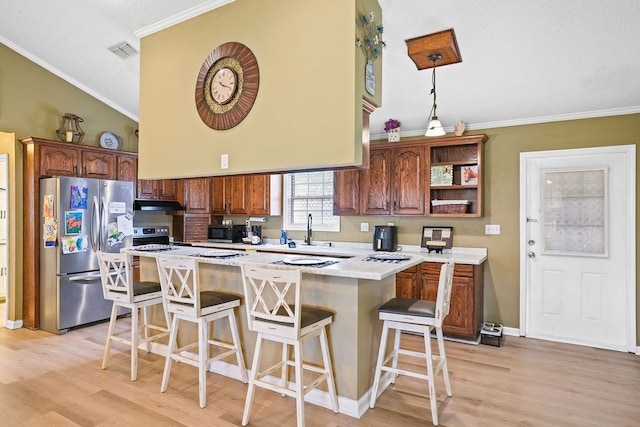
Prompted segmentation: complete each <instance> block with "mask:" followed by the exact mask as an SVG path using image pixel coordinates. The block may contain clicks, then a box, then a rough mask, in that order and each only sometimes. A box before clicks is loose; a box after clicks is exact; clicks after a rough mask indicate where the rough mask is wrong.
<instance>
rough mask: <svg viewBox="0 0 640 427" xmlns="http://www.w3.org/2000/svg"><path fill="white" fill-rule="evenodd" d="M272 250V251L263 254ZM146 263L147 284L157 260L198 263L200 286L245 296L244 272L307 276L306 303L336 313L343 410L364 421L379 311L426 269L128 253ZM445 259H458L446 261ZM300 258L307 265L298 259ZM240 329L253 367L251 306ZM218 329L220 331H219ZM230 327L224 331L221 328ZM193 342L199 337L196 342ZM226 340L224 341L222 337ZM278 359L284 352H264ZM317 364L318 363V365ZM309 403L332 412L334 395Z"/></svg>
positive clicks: (283, 257) (313, 352) (207, 251)
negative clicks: (409, 272) (250, 268)
mask: <svg viewBox="0 0 640 427" xmlns="http://www.w3.org/2000/svg"><path fill="white" fill-rule="evenodd" d="M264 249H266V248H264ZM126 250H127V251H128V252H129V253H130V254H131V255H134V256H138V257H140V275H141V279H142V280H156V279H157V274H158V273H157V269H156V262H155V259H156V257H195V258H196V259H197V261H198V266H199V270H198V271H199V274H200V283H202V286H203V289H207V288H208V289H216V290H221V291H227V292H232V293H237V294H239V295H242V294H243V287H242V277H241V270H240V266H241V265H242V264H248V265H254V266H268V267H269V268H282V269H291V268H297V269H300V270H301V272H302V302H303V304H306V305H311V306H318V307H324V308H327V309H329V310H331V311H333V312H334V313H335V315H334V321H333V323H332V324H331V326H330V329H329V348H330V354H331V358H332V361H333V366H334V371H335V372H334V376H335V380H336V388H337V394H338V396H339V407H340V412H341V413H343V414H346V415H350V416H353V417H357V418H359V417H360V416H361V415H362V414H363V413H364V412H365V411H366V410H367V408H368V395H369V389H370V387H371V385H372V383H373V374H374V368H375V363H376V357H377V351H378V346H379V339H380V333H381V326H382V325H381V323H380V322H379V321H378V314H377V308H378V307H379V306H380V305H381V304H382V303H384V302H385V301H387V300H388V299H390V298H392V297H393V296H394V295H395V275H396V273H399V272H401V271H403V270H405V269H408V268H411V267H413V266H415V265H418V264H420V263H422V262H423V261H424V260H425V258H424V256H423V254H420V253H415V254H405V255H403V256H398V255H397V254H395V255H394V254H390V255H391V256H389V257H388V259H384V257H371V256H369V255H370V254H369V255H367V254H366V253H365V254H353V253H352V255H351V256H348V255H346V254H345V253H344V252H340V253H338V252H335V251H334V252H333V253H334V256H327V255H324V254H323V255H314V256H313V259H315V262H311V261H309V262H308V263H307V262H305V261H304V260H305V259H309V255H306V256H302V255H301V254H300V253H280V252H265V251H261V252H254V251H247V252H245V251H240V250H235V249H231V248H229V249H224V248H222V249H221V248H217V249H214V248H210V247H209V248H207V247H186V246H185V247H180V246H171V247H170V248H169V249H167V248H165V250H160V251H153V250H147V249H146V248H144V247H131V248H128V249H126ZM440 257H441V258H442V259H443V260H445V259H449V258H451V255H440ZM297 260H301V261H299V262H298V261H297ZM238 320H239V329H240V336H241V341H242V345H243V347H244V354H245V358H246V359H249V360H245V362H246V363H247V365H248V366H249V365H250V363H251V360H250V358H251V355H252V354H253V350H254V348H253V347H254V344H255V336H254V334H253V333H252V332H250V331H249V330H248V327H247V318H246V312H245V306H244V305H241V306H240V312H239V313H238ZM217 329H218V328H216V333H217V332H218V331H217ZM219 329H224V328H219ZM183 333H186V334H194V336H195V334H196V330H195V329H193V330H188V329H185V330H182V331H181V334H183ZM189 338H192V337H189ZM223 338H224V337H223ZM314 344H315V343H310V344H308V345H309V346H310V351H306V350H305V359H307V358H308V360H309V361H310V362H311V363H320V351H319V349H314V348H312V347H311V346H312V345H314ZM265 350H266V351H268V352H271V351H272V354H273V357H274V358H276V357H278V354H279V353H278V352H279V351H280V350H279V349H277V348H275V347H274V348H273V349H265ZM314 358H315V359H314ZM212 370H214V371H216V372H219V373H222V374H225V375H229V376H232V377H237V378H239V373H237V368H235V366H233V365H230V364H225V363H218V365H214V367H213V369H212ZM306 400H307V401H309V402H311V403H314V404H318V405H321V406H325V407H329V401H328V393H326V392H324V391H322V390H321V391H318V390H315V391H313V392H311V393H310V394H309V395H308V396H307V398H306Z"/></svg>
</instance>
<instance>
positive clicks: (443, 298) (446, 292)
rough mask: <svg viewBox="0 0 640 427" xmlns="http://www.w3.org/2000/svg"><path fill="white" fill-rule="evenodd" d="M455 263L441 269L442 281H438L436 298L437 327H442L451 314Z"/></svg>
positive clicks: (446, 264) (447, 264)
mask: <svg viewBox="0 0 640 427" xmlns="http://www.w3.org/2000/svg"><path fill="white" fill-rule="evenodd" d="M454 268H455V264H454V262H453V261H451V262H445V263H443V264H442V267H440V280H439V281H438V296H437V298H436V312H435V320H436V326H439V327H441V326H442V322H443V321H444V318H445V317H447V314H449V307H450V303H451V290H452V288H453V269H454Z"/></svg>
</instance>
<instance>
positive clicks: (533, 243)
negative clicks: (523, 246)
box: [527, 239, 536, 246]
mask: <svg viewBox="0 0 640 427" xmlns="http://www.w3.org/2000/svg"><path fill="white" fill-rule="evenodd" d="M527 243H529V246H533V245H535V244H536V241H535V240H533V239H531V240H529V241H528V242H527Z"/></svg>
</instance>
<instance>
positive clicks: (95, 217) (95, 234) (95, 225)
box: [89, 196, 100, 252]
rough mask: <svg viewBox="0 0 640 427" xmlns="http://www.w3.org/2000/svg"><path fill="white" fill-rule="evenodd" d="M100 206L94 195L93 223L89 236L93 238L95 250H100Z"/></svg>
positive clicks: (92, 206)
mask: <svg viewBox="0 0 640 427" xmlns="http://www.w3.org/2000/svg"><path fill="white" fill-rule="evenodd" d="M99 209H100V208H99V207H98V198H97V197H96V196H93V203H92V205H91V225H90V227H91V228H90V229H89V238H90V239H91V246H93V250H94V251H96V252H97V251H99V250H100V247H99V246H98V245H99V239H100V236H99V233H100V229H99V226H100V224H99V220H100V210H99Z"/></svg>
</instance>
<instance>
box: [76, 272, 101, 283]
mask: <svg viewBox="0 0 640 427" xmlns="http://www.w3.org/2000/svg"><path fill="white" fill-rule="evenodd" d="M99 278H100V273H99V272H98V273H88V274H83V275H81V276H73V277H70V278H69V281H70V282H93V281H95V280H96V279H99Z"/></svg>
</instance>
